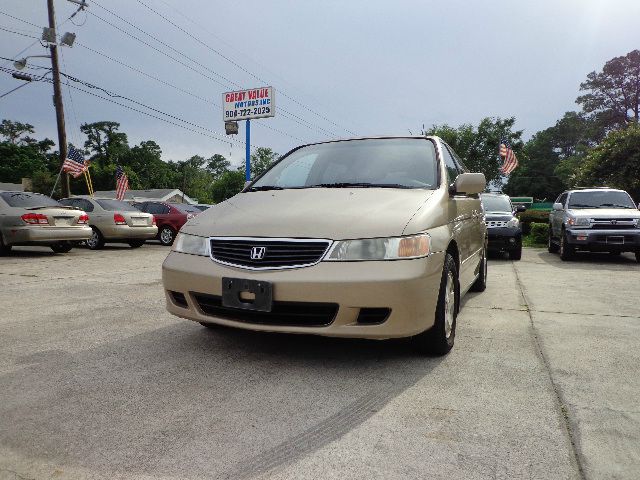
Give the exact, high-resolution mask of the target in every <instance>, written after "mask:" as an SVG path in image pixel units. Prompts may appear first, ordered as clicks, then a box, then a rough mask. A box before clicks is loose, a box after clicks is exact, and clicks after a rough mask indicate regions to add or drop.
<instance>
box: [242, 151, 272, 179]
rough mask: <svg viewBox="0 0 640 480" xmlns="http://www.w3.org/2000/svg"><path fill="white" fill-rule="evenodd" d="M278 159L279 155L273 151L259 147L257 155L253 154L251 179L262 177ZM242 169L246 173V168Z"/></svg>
mask: <svg viewBox="0 0 640 480" xmlns="http://www.w3.org/2000/svg"><path fill="white" fill-rule="evenodd" d="M277 159H278V154H277V153H276V152H274V151H273V150H272V149H270V148H265V147H258V148H257V149H256V151H255V153H253V154H251V178H256V177H258V176H260V175H262V174H263V173H264V172H265V171H266V170H267V169H268V168H269V167H270V166H271V164H272V163H273V162H275V161H276V160H277ZM240 169H241V171H244V166H243V167H241V168H240Z"/></svg>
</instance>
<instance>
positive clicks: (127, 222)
mask: <svg viewBox="0 0 640 480" xmlns="http://www.w3.org/2000/svg"><path fill="white" fill-rule="evenodd" d="M60 203H62V204H63V205H68V206H70V207H75V208H77V209H79V210H84V211H85V212H86V213H87V214H88V215H89V226H90V227H91V230H92V232H91V238H89V239H88V240H87V242H86V243H87V246H88V247H89V248H90V249H91V250H98V249H100V248H102V247H104V244H105V243H128V244H129V246H131V248H138V247H141V246H142V245H144V242H145V241H146V240H149V239H152V238H154V237H155V236H156V235H157V234H158V227H156V224H155V219H154V218H153V215H149V214H148V213H142V212H140V210H138V209H137V208H135V207H133V206H132V205H130V204H128V203H126V202H121V201H119V200H114V199H110V198H93V197H90V196H85V195H79V196H75V197H70V198H63V199H62V200H60Z"/></svg>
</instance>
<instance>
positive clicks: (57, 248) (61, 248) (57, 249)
mask: <svg viewBox="0 0 640 480" xmlns="http://www.w3.org/2000/svg"><path fill="white" fill-rule="evenodd" d="M72 248H73V245H72V244H71V243H69V242H60V243H55V244H53V245H51V250H53V251H54V253H68V252H70V251H71V249H72Z"/></svg>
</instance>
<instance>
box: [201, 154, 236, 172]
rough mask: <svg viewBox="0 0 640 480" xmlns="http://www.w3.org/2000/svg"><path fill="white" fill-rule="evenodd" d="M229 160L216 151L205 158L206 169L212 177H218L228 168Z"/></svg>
mask: <svg viewBox="0 0 640 480" xmlns="http://www.w3.org/2000/svg"><path fill="white" fill-rule="evenodd" d="M230 166H231V162H229V160H227V159H226V158H225V156H224V155H220V154H219V153H216V154H214V155H212V156H211V157H210V158H208V159H207V170H208V171H209V173H211V175H212V176H213V178H219V177H220V176H221V175H222V174H223V173H224V172H226V171H227V170H229V167H230Z"/></svg>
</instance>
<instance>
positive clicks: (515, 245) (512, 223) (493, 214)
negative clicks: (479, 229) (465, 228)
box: [480, 193, 525, 260]
mask: <svg viewBox="0 0 640 480" xmlns="http://www.w3.org/2000/svg"><path fill="white" fill-rule="evenodd" d="M480 199H481V200H482V206H483V208H484V215H485V223H486V224H487V233H488V234H489V251H493V252H507V253H508V254H509V258H510V259H511V260H520V259H521V258H522V228H521V227H520V221H519V220H518V218H517V217H516V216H515V213H516V211H524V210H525V208H524V207H520V206H519V207H516V208H514V206H513V204H512V203H511V199H510V198H509V196H508V195H503V194H501V193H483V194H481V195H480Z"/></svg>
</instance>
